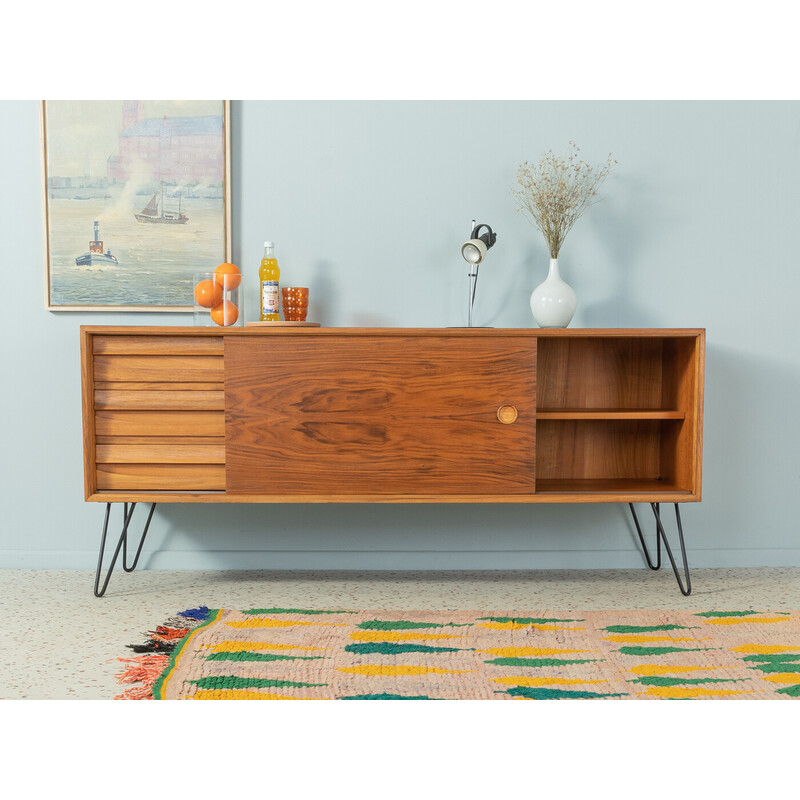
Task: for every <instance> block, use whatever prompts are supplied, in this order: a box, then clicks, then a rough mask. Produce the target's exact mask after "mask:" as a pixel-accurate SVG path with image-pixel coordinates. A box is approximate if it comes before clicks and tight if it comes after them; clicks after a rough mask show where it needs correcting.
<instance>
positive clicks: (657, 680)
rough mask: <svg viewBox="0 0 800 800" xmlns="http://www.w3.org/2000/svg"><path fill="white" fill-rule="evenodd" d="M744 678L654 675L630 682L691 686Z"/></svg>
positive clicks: (729, 681) (648, 684) (732, 681)
mask: <svg viewBox="0 0 800 800" xmlns="http://www.w3.org/2000/svg"><path fill="white" fill-rule="evenodd" d="M743 680H745V679H744V678H665V677H662V676H658V675H652V676H649V677H646V678H636V679H635V680H632V681H628V683H641V684H643V685H644V686H689V685H695V684H701V683H736V682H737V681H738V682H741V681H743Z"/></svg>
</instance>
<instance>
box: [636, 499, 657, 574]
mask: <svg viewBox="0 0 800 800" xmlns="http://www.w3.org/2000/svg"><path fill="white" fill-rule="evenodd" d="M628 507H629V508H630V510H631V514H633V522H634V524H635V525H636V533H638V534H639V541H640V542H641V543H642V550H643V552H644V557H645V560H646V561H647V566H648V567H650V569H652V570H659V569H661V538H660V537H659V535H658V531H656V556H657V557H656V563H655V565H654V564H653V562H652V561H651V560H650V552H649V551H648V549H647V545H646V544H645V543H644V536H643V535H642V529H641V527H640V525H639V517H637V516H636V509H635V508H634V507H633V503H628Z"/></svg>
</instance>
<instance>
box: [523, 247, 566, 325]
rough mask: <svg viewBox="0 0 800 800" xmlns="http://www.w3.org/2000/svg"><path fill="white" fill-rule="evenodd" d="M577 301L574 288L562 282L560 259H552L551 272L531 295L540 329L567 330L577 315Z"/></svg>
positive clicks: (533, 311)
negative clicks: (559, 268) (559, 267)
mask: <svg viewBox="0 0 800 800" xmlns="http://www.w3.org/2000/svg"><path fill="white" fill-rule="evenodd" d="M576 305H577V300H576V298H575V292H574V291H573V290H572V287H571V286H569V285H568V284H566V283H564V281H562V280H561V275H560V274H559V272H558V259H557V258H551V259H550V271H549V272H548V273H547V278H546V279H545V281H544V283H540V284H539V285H538V286H537V287H536V288H535V289H534V290H533V294H532V295H531V312H532V313H533V318H534V319H535V320H536V323H537V324H538V325H539V327H540V328H566V327H567V325H569V323H570V320H571V319H572V317H573V315H574V314H575V306H576Z"/></svg>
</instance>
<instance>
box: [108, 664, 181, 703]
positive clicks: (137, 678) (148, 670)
mask: <svg viewBox="0 0 800 800" xmlns="http://www.w3.org/2000/svg"><path fill="white" fill-rule="evenodd" d="M117 661H121V662H122V663H123V664H128V666H127V667H126V668H125V669H124V670H123V671H122V672H120V673H119V674H118V675H117V676H116V677H117V683H141V684H142V685H141V686H132V687H131V688H130V689H127V690H125V691H124V692H123V693H122V694H119V695H117V696H116V697H115V698H114V699H115V700H152V699H153V686H154V685H155V682H156V681H157V680H158V678H159V676H160V675H161V673H162V672H163V671H164V670H165V669H166V668H167V667H168V666H169V656H165V655H160V654H149V655H145V656H136V657H135V658H118V659H117Z"/></svg>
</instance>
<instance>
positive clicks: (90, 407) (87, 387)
mask: <svg viewBox="0 0 800 800" xmlns="http://www.w3.org/2000/svg"><path fill="white" fill-rule="evenodd" d="M92 339H93V337H92V336H90V335H89V333H88V332H87V331H86V330H85V329H83V328H81V411H82V414H83V491H84V497H85V498H89V497H90V496H91V495H93V494H94V493H95V492H96V491H97V482H96V476H95V463H94V445H95V436H96V432H95V424H94V423H95V419H94V356H93V353H92Z"/></svg>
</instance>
